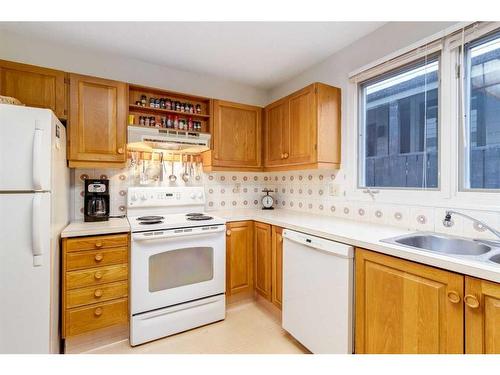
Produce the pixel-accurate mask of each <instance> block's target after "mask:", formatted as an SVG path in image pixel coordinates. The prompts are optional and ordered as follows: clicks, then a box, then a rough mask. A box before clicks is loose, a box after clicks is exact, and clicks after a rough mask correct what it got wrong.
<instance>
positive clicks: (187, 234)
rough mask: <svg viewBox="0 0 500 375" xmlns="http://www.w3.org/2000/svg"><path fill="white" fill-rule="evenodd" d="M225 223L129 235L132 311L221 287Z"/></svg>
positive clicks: (218, 290) (214, 291)
mask: <svg viewBox="0 0 500 375" xmlns="http://www.w3.org/2000/svg"><path fill="white" fill-rule="evenodd" d="M225 278H226V236H225V226H224V225H218V226H206V227H198V228H184V229H171V230H161V231H152V232H141V233H133V234H132V250H131V313H132V315H135V314H139V313H142V312H146V311H151V310H154V309H158V308H163V307H167V306H172V305H176V304H179V303H183V302H188V301H192V300H196V299H199V298H204V297H208V296H213V295H216V294H221V293H224V292H225Z"/></svg>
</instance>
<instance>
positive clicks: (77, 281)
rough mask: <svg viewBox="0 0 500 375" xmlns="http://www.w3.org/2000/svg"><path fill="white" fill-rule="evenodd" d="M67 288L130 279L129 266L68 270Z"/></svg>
mask: <svg viewBox="0 0 500 375" xmlns="http://www.w3.org/2000/svg"><path fill="white" fill-rule="evenodd" d="M65 277H66V289H67V290H68V289H75V288H82V287H86V286H92V285H101V284H106V283H111V282H114V281H122V280H127V279H128V266H127V265H126V264H120V265H116V266H107V267H98V268H89V269H86V270H82V271H69V272H66V276H65Z"/></svg>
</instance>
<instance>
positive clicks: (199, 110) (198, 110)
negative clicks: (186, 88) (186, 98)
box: [196, 104, 201, 114]
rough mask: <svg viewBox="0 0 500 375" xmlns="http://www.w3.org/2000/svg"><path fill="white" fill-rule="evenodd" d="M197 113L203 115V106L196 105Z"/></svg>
mask: <svg viewBox="0 0 500 375" xmlns="http://www.w3.org/2000/svg"><path fill="white" fill-rule="evenodd" d="M196 113H198V114H199V113H201V105H199V104H196Z"/></svg>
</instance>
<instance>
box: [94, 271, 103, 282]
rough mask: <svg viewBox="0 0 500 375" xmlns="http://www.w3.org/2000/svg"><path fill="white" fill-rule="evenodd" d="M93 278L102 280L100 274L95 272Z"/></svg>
mask: <svg viewBox="0 0 500 375" xmlns="http://www.w3.org/2000/svg"><path fill="white" fill-rule="evenodd" d="M94 278H95V279H96V280H100V279H101V278H102V273H100V272H96V273H95V274H94Z"/></svg>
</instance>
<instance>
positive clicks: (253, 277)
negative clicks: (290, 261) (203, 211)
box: [226, 221, 283, 309]
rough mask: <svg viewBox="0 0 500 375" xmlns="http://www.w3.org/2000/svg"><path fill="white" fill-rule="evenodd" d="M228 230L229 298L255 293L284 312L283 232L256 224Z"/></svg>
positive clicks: (231, 225) (244, 223) (238, 224)
mask: <svg viewBox="0 0 500 375" xmlns="http://www.w3.org/2000/svg"><path fill="white" fill-rule="evenodd" d="M226 229H227V232H226V295H228V296H231V295H234V294H237V293H242V292H249V291H252V290H255V291H256V292H257V293H258V294H259V295H261V296H262V297H264V298H266V299H267V300H269V301H271V302H272V303H273V304H274V305H275V306H276V307H278V308H280V309H281V300H282V274H283V269H282V268H283V262H282V259H283V255H282V254H283V240H282V237H281V234H282V231H283V229H282V228H280V227H277V226H271V225H269V224H265V223H261V222H253V221H236V222H230V223H227V224H226Z"/></svg>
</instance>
